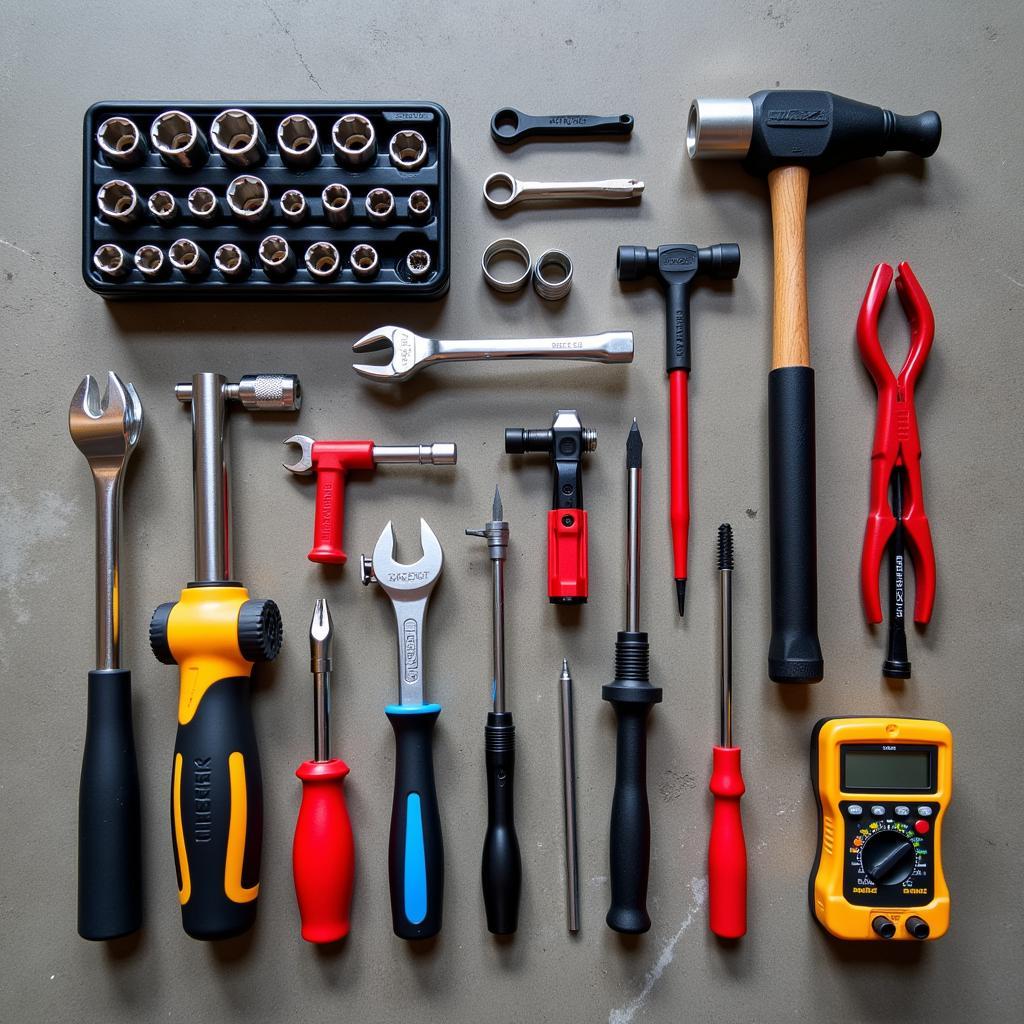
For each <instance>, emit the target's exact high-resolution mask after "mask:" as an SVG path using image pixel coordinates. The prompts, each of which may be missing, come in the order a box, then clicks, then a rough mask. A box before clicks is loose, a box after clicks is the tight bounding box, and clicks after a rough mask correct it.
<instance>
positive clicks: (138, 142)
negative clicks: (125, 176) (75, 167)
mask: <svg viewBox="0 0 1024 1024" xmlns="http://www.w3.org/2000/svg"><path fill="white" fill-rule="evenodd" d="M96 144H97V145H98V146H99V147H100V152H101V153H102V154H103V156H104V158H105V159H106V161H107V163H108V164H110V165H111V166H112V167H135V166H137V165H138V164H141V163H142V162H143V160H145V159H146V155H147V154H148V153H149V147H148V146H147V145H146V140H145V138H143V135H142V132H140V131H139V129H138V126H137V125H136V124H135V122H134V121H130V120H129V119H128V118H127V117H108V118H107V119H106V121H104V122H103V124H101V125H100V126H99V128H98V129H97V131H96Z"/></svg>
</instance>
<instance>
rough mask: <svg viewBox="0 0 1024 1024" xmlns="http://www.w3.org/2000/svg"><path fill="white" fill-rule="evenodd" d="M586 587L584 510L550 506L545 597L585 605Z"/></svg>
mask: <svg viewBox="0 0 1024 1024" xmlns="http://www.w3.org/2000/svg"><path fill="white" fill-rule="evenodd" d="M589 587H590V579H589V574H588V553H587V512H586V509H582V508H553V509H551V510H550V511H549V512H548V600H549V601H550V602H551V603H552V604H586V602H587V596H588V593H589Z"/></svg>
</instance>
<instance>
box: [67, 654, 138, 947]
mask: <svg viewBox="0 0 1024 1024" xmlns="http://www.w3.org/2000/svg"><path fill="white" fill-rule="evenodd" d="M141 926H142V832H141V824H140V816H139V768H138V763H137V762H136V759H135V736H134V732H133V730H132V674H131V672H128V671H127V670H125V669H96V670H94V671H92V672H90V673H89V691H88V699H87V710H86V726H85V751H84V753H83V755H82V779H81V784H80V786H79V790H78V934H79V935H81V936H82V938H83V939H96V940H98V939H116V938H118V937H120V936H122V935H130V934H131V933H132V932H134V931H137V930H138V929H139V928H140V927H141Z"/></svg>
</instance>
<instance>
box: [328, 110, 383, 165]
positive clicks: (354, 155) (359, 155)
mask: <svg viewBox="0 0 1024 1024" xmlns="http://www.w3.org/2000/svg"><path fill="white" fill-rule="evenodd" d="M331 144H332V145H333V146H334V159H335V160H337V162H338V163H339V164H340V165H341V166H342V167H349V168H351V169H353V170H358V169H359V168H361V167H366V166H367V164H370V163H372V162H373V159H374V157H375V156H376V155H377V136H376V135H375V134H374V131H373V125H372V124H370V122H369V121H368V120H367V119H366V118H365V117H363V115H362V114H344V115H343V116H342V117H339V118H338V120H337V121H335V122H334V127H333V128H332V129H331Z"/></svg>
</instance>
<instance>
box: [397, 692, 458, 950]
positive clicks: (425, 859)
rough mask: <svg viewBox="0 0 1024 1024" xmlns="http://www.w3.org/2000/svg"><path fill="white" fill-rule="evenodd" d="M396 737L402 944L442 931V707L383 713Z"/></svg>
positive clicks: (415, 708)
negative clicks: (438, 765) (437, 779)
mask: <svg viewBox="0 0 1024 1024" xmlns="http://www.w3.org/2000/svg"><path fill="white" fill-rule="evenodd" d="M384 710H385V714H386V715H387V716H388V720H389V721H390V722H391V727H392V729H394V731H395V791H394V798H393V802H392V805H391V834H390V837H389V840H388V881H389V883H390V887H391V923H392V926H393V927H394V931H395V934H396V935H397V936H398V937H399V938H400V939H429V938H431V937H432V936H434V935H437V933H438V932H439V931H440V930H441V912H442V902H443V898H444V844H443V840H442V837H441V814H440V811H439V809H438V804H437V789H436V787H435V785H434V750H433V742H434V724H435V722H436V721H437V716H438V715H439V714H440V713H441V705H440V704H424V705H422V706H420V707H402V706H400V705H397V704H392V705H389V706H388V707H387V708H385V709H384Z"/></svg>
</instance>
